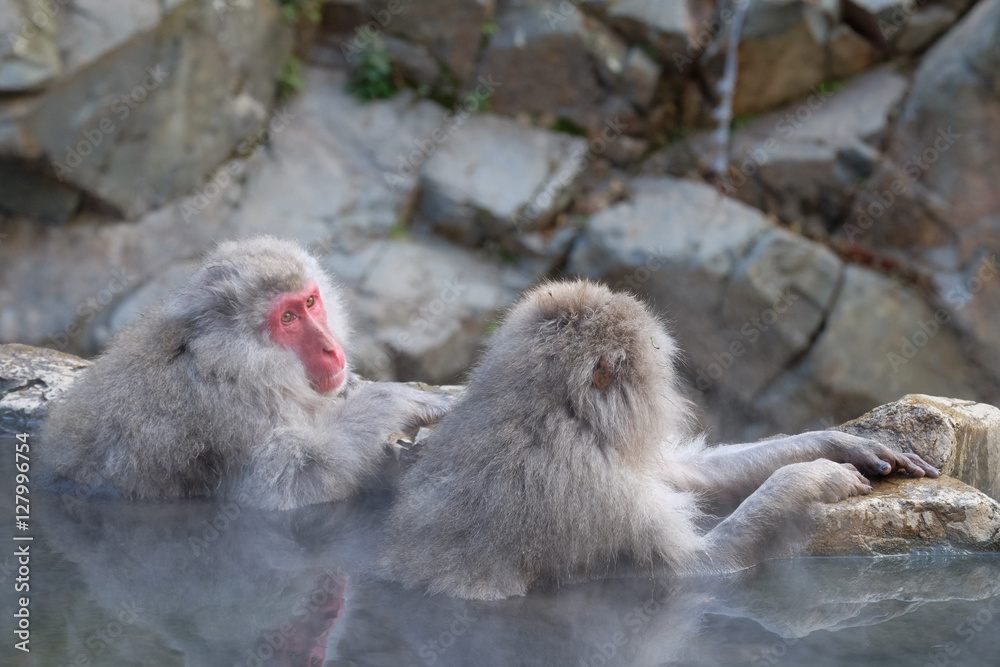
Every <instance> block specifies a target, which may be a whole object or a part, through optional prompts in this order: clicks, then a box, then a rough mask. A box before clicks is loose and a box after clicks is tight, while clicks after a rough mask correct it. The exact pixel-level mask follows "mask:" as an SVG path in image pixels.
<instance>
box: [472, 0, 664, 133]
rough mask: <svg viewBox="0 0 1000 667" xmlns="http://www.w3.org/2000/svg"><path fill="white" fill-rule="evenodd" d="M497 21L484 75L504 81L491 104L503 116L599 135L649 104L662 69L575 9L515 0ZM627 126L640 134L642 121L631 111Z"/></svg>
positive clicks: (545, 0)
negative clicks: (569, 125)
mask: <svg viewBox="0 0 1000 667" xmlns="http://www.w3.org/2000/svg"><path fill="white" fill-rule="evenodd" d="M496 22H497V31H496V33H495V34H494V35H493V36H492V37H491V38H490V41H489V44H488V45H487V47H486V49H485V51H484V53H483V56H482V62H481V65H480V68H479V72H480V73H481V74H482V75H484V76H489V77H491V78H493V79H495V80H497V81H499V82H500V85H499V87H498V88H497V91H496V92H495V93H494V95H493V96H492V97H491V99H490V101H491V103H492V105H493V108H494V110H496V111H497V112H499V113H503V114H508V115H514V114H516V113H519V112H528V113H531V114H536V115H541V116H544V117H545V118H547V119H551V120H553V121H554V120H556V119H557V118H564V119H568V120H570V121H572V122H573V123H575V124H576V125H579V126H580V127H583V128H585V129H587V130H589V131H591V132H600V131H601V130H602V129H603V127H604V125H605V123H606V122H607V121H608V119H609V118H610V117H612V116H615V115H616V114H618V115H621V114H623V113H626V112H627V109H628V106H627V105H628V103H634V104H636V105H637V106H643V105H646V104H649V103H650V100H651V99H652V91H653V89H654V87H655V83H656V81H657V79H658V78H659V70H658V65H657V64H656V63H654V62H653V61H652V60H651V59H649V58H648V56H646V55H645V54H644V53H641V51H635V50H632V51H630V49H629V45H628V44H627V43H626V42H625V41H624V40H622V39H621V38H619V37H618V36H617V35H615V34H614V33H613V32H612V31H611V30H610V29H608V28H607V27H606V26H604V25H603V24H602V23H600V22H599V21H597V20H595V19H592V18H589V17H588V16H586V15H585V14H583V13H582V12H581V11H580V10H579V9H577V8H576V6H575V5H573V4H571V3H568V2H560V1H559V0H516V1H515V2H511V3H510V4H509V5H505V6H501V8H500V10H499V12H498V14H497V21H496ZM526 71H530V72H532V75H531V76H524V75H523V73H524V72H526ZM621 102H625V104H624V105H623V104H621ZM609 109H610V111H609ZM616 122H618V121H617V119H616ZM626 122H627V123H631V124H633V125H634V130H635V131H636V132H639V131H640V126H641V125H642V124H643V122H644V121H643V119H642V118H641V116H639V115H637V114H635V113H634V112H631V113H629V114H628V117H627V118H626Z"/></svg>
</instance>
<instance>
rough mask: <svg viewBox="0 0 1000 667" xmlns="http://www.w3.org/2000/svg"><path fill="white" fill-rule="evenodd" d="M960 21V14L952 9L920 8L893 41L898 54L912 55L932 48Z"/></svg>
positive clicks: (935, 6)
mask: <svg viewBox="0 0 1000 667" xmlns="http://www.w3.org/2000/svg"><path fill="white" fill-rule="evenodd" d="M957 20H958V12H957V11H955V10H954V9H951V8H950V7H943V6H941V5H927V6H925V7H920V8H919V9H917V11H916V12H915V13H914V14H913V16H911V17H910V20H908V21H907V22H906V23H904V24H903V25H902V27H901V28H900V31H899V34H898V35H897V36H896V38H895V40H893V49H894V50H895V51H896V52H897V53H912V52H914V51H920V50H922V49H924V48H926V47H928V46H930V45H931V44H932V43H933V42H934V40H936V39H937V38H938V37H940V36H941V35H943V34H944V33H945V32H947V31H948V28H950V27H951V26H953V25H954V24H955V22H956V21H957Z"/></svg>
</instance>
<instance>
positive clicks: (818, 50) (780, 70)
mask: <svg viewBox="0 0 1000 667" xmlns="http://www.w3.org/2000/svg"><path fill="white" fill-rule="evenodd" d="M826 4H829V3H811V2H799V1H792V2H789V0H757V2H754V3H753V4H752V5H751V6H750V8H749V9H748V10H747V13H746V18H745V20H744V25H743V32H742V34H741V36H740V46H739V76H738V77H737V80H736V93H735V95H734V96H733V112H734V113H736V114H744V113H757V112H760V111H764V110H766V109H771V108H774V107H776V106H778V105H780V104H784V103H785V102H789V101H791V100H793V99H795V98H797V97H800V96H802V95H804V94H806V93H807V92H808V91H809V89H810V88H812V87H813V86H816V85H817V84H819V83H820V82H822V81H824V80H825V79H827V78H828V71H827V53H826V44H827V40H828V38H829V29H830V26H829V24H830V23H831V17H830V16H829V14H830V11H831V10H830V9H829V8H828V7H826V6H825V5H826ZM719 46H720V45H719V44H718V43H717V44H716V45H715V46H714V48H711V49H709V50H708V51H706V53H705V54H704V55H703V56H702V58H701V63H702V66H703V67H704V68H705V70H706V71H707V72H708V73H710V78H711V79H712V80H713V82H714V81H717V80H718V79H719V78H721V76H722V65H723V58H724V52H723V51H721V50H720V49H719ZM793 63H794V64H793ZM713 85H714V84H713Z"/></svg>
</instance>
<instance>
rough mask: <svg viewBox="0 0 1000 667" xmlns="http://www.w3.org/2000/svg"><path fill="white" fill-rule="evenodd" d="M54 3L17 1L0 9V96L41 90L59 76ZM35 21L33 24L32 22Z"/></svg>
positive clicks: (59, 63)
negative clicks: (0, 38)
mask: <svg viewBox="0 0 1000 667" xmlns="http://www.w3.org/2000/svg"><path fill="white" fill-rule="evenodd" d="M54 7H56V5H55V4H54V3H51V2H45V1H44V0H20V2H5V3H3V4H2V5H0V35H3V36H4V39H3V40H0V92H4V93H15V92H24V91H31V90H36V89H38V88H41V87H44V86H45V85H47V84H49V83H50V82H51V81H53V80H54V79H55V78H56V77H58V76H59V74H60V72H61V71H62V62H61V61H60V59H59V47H58V45H57V30H56V17H55V15H54V12H52V11H51V8H54ZM33 19H35V20H33Z"/></svg>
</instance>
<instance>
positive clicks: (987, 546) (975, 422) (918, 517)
mask: <svg viewBox="0 0 1000 667" xmlns="http://www.w3.org/2000/svg"><path fill="white" fill-rule="evenodd" d="M835 430H840V431H845V432H847V433H851V434H853V435H858V436H861V437H866V438H872V439H873V440H877V441H879V442H881V443H883V444H885V445H886V446H888V447H890V448H892V449H895V450H896V451H901V452H914V453H916V454H919V455H920V456H922V457H923V458H924V459H925V460H927V461H928V462H930V463H932V464H933V465H935V466H937V467H939V468H940V470H941V472H942V476H941V477H940V478H938V479H926V478H924V479H913V478H908V477H903V476H899V475H891V476H889V477H885V478H881V479H880V478H878V477H874V478H870V479H872V482H873V492H872V494H871V495H868V496H859V497H855V498H848V499H847V500H845V501H843V502H840V503H836V504H833V505H824V506H821V507H820V508H818V509H817V510H816V512H815V518H816V519H817V520H818V522H819V523H818V528H817V530H816V531H815V532H814V533H813V534H812V535H811V537H810V540H809V543H808V545H807V546H805V548H804V553H806V554H808V555H813V556H872V555H886V554H905V553H911V552H913V551H927V550H931V549H941V548H946V549H958V550H966V551H1000V503H998V502H997V498H1000V409H997V408H996V407H994V406H992V405H986V404H983V403H975V402H972V401H961V400H956V399H953V398H939V397H933V396H923V395H910V396H904V397H903V398H902V399H900V400H898V401H895V402H893V403H889V404H886V405H882V406H879V407H878V408H875V409H874V410H872V411H871V412H869V413H867V414H865V415H862V416H861V417H858V418H857V419H854V420H852V421H849V422H847V423H845V424H842V425H840V426H838V427H835Z"/></svg>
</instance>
